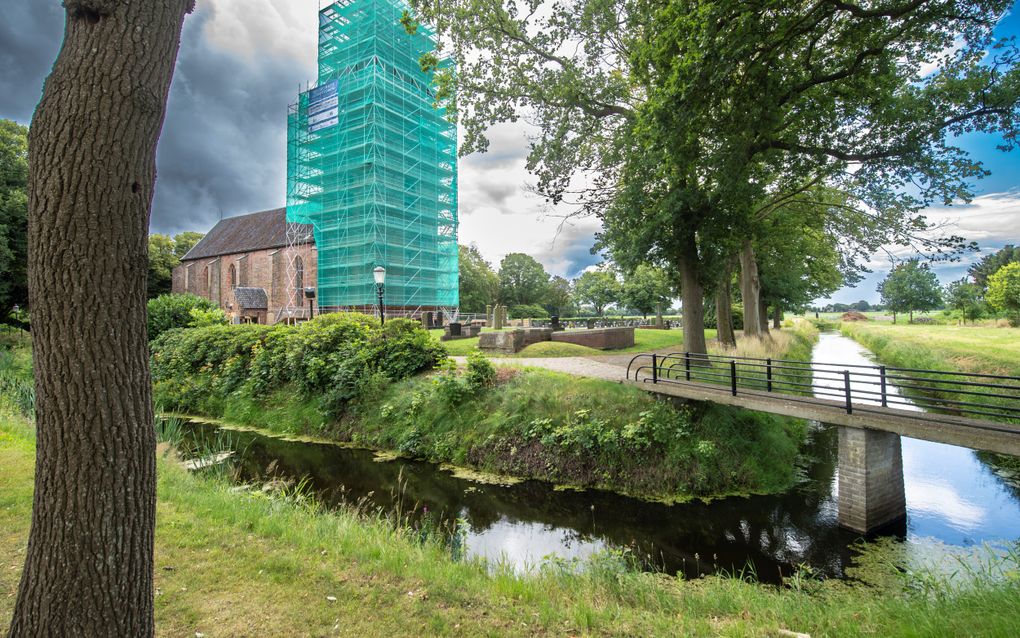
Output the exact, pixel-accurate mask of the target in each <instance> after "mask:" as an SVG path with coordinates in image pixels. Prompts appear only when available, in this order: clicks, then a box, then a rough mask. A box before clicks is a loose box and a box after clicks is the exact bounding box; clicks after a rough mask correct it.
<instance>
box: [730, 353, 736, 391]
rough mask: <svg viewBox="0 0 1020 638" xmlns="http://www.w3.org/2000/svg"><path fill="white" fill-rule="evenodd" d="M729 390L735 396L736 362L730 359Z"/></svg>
mask: <svg viewBox="0 0 1020 638" xmlns="http://www.w3.org/2000/svg"><path fill="white" fill-rule="evenodd" d="M730 391H731V392H732V393H733V396H737V362H736V361H733V360H730Z"/></svg>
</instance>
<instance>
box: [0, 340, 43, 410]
mask: <svg viewBox="0 0 1020 638" xmlns="http://www.w3.org/2000/svg"><path fill="white" fill-rule="evenodd" d="M5 336H6V335H5ZM5 341H6V340H5ZM4 408H7V409H11V410H13V412H14V413H15V414H18V415H20V416H23V417H27V418H34V417H35V382H34V379H33V378H32V361H31V356H30V354H29V346H28V344H27V342H26V343H18V342H12V343H6V342H3V343H0V412H3V411H4Z"/></svg>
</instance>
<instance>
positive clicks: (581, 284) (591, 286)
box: [574, 270, 623, 316]
mask: <svg viewBox="0 0 1020 638" xmlns="http://www.w3.org/2000/svg"><path fill="white" fill-rule="evenodd" d="M622 294H623V288H622V287H621V286H620V282H619V281H618V280H617V279H616V274H615V273H614V272H612V271H611V270H588V271H585V272H584V273H582V274H581V276H580V277H578V278H577V279H575V280H574V296H575V297H576V298H577V300H578V301H579V302H581V303H586V304H591V306H592V307H593V308H595V312H596V314H598V315H599V316H602V313H603V312H605V309H606V306H609V305H612V304H614V303H619V302H620V298H621V296H622Z"/></svg>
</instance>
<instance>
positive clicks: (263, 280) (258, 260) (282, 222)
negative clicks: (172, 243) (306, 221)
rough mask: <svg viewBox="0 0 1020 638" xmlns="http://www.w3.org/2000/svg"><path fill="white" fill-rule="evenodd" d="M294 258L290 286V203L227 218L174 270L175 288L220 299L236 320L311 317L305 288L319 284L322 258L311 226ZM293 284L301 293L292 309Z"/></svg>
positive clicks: (242, 321) (294, 289) (274, 321)
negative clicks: (288, 216) (318, 266)
mask: <svg viewBox="0 0 1020 638" xmlns="http://www.w3.org/2000/svg"><path fill="white" fill-rule="evenodd" d="M307 228H308V231H307V234H305V235H304V238H303V240H302V241H299V243H298V245H297V247H296V250H297V255H296V258H295V259H294V270H295V280H294V283H295V285H294V286H293V287H290V286H288V276H287V255H286V250H287V209H286V208H276V209H273V210H266V211H262V212H258V213H250V214H248V215H240V216H237V217H228V218H226V219H221V220H220V221H219V223H217V224H216V225H215V226H213V228H212V230H210V231H209V233H208V234H207V235H206V236H205V237H203V238H202V240H201V241H199V242H198V243H197V244H195V246H194V247H193V248H192V249H191V250H190V251H188V254H186V255H185V256H184V257H183V258H182V259H181V264H180V265H179V266H177V267H176V268H174V271H173V292H176V293H181V292H190V293H193V294H196V295H198V296H200V297H205V298H206V299H209V300H211V301H214V302H216V303H217V304H219V307H220V308H221V309H222V310H223V311H224V312H225V313H227V316H228V317H230V318H231V320H232V321H235V322H239V323H276V322H277V321H283V320H286V319H288V318H293V319H307V318H308V315H309V312H310V311H309V305H308V300H307V299H304V298H303V294H302V292H301V291H302V290H303V289H304V288H306V287H310V288H315V285H316V266H317V263H318V260H317V254H316V250H315V239H314V238H313V236H312V229H311V226H308V227H307ZM288 289H290V290H291V291H292V292H291V293H290V294H293V295H294V296H295V299H294V300H293V302H292V305H291V310H292V311H293V312H292V314H290V315H288V314H287V306H288V303H287V301H288V299H287V295H288Z"/></svg>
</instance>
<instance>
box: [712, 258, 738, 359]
mask: <svg viewBox="0 0 1020 638" xmlns="http://www.w3.org/2000/svg"><path fill="white" fill-rule="evenodd" d="M732 277H733V273H732V272H731V270H730V269H729V268H726V269H725V270H724V271H723V274H722V276H721V277H720V278H719V287H718V288H717V290H716V293H715V322H716V324H715V325H716V336H717V338H718V339H719V343H721V344H722V345H724V346H726V347H728V348H732V347H733V346H736V345H737V337H736V335H735V334H734V333H733V291H732V289H731V286H732V284H731V280H732Z"/></svg>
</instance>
